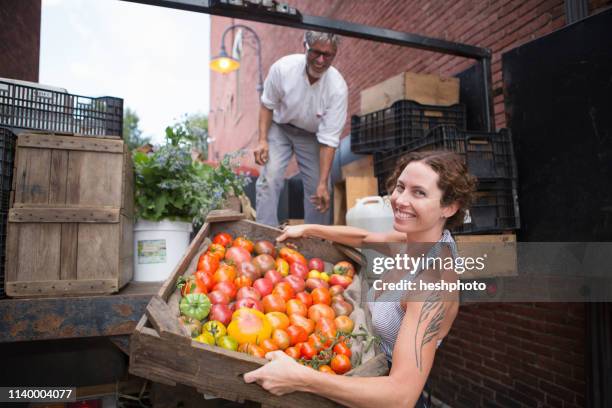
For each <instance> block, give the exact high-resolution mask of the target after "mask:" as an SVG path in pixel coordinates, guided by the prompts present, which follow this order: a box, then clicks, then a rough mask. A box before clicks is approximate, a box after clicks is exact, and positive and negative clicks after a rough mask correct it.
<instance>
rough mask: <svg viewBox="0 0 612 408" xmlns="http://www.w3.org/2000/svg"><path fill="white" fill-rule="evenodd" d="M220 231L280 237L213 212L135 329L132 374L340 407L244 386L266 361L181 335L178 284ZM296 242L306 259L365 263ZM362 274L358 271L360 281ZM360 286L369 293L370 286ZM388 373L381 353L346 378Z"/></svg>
mask: <svg viewBox="0 0 612 408" xmlns="http://www.w3.org/2000/svg"><path fill="white" fill-rule="evenodd" d="M221 231H226V232H229V233H230V234H232V235H233V236H240V235H245V236H247V237H249V238H250V239H253V240H261V239H266V240H270V241H274V239H275V238H276V237H277V236H278V234H279V233H280V230H278V229H276V228H271V227H268V226H264V225H261V224H257V223H255V222H252V221H247V220H244V215H243V214H239V213H236V212H232V211H217V212H213V213H211V215H210V216H209V217H208V219H207V222H206V224H204V226H203V227H202V229H201V230H200V231H199V232H198V234H197V236H196V237H195V238H194V240H193V241H192V243H191V245H190V246H189V248H188V250H187V252H186V253H185V255H184V256H183V258H182V259H181V261H180V262H179V264H178V265H177V267H176V268H175V270H174V272H173V273H172V275H171V276H170V277H169V278H168V280H167V281H166V282H165V283H164V285H163V286H162V287H161V289H160V291H159V294H158V295H157V296H154V297H153V299H152V300H151V302H150V303H149V305H148V306H147V310H146V315H145V316H143V317H142V319H141V320H140V322H139V323H138V325H137V326H136V329H135V331H134V333H133V334H132V337H131V339H130V364H129V367H130V373H132V374H134V375H137V376H140V377H143V378H147V379H150V380H152V381H155V382H157V383H162V384H167V385H171V386H176V385H177V384H184V385H188V386H190V387H193V388H196V389H197V390H198V391H200V392H201V393H206V394H212V395H216V396H218V397H221V398H225V399H229V400H232V401H239V402H243V401H255V402H259V403H261V404H262V407H283V408H284V407H296V408H301V407H304V408H306V407H317V408H326V407H337V406H338V404H336V403H335V402H333V401H331V400H328V399H326V398H323V397H320V396H318V395H314V394H309V393H302V392H294V393H291V394H288V395H284V396H282V397H277V396H274V395H272V394H270V393H269V392H267V391H265V390H264V389H263V388H261V387H260V386H259V385H257V384H246V383H245V382H244V380H243V379H242V375H243V374H244V373H246V372H248V371H251V370H254V369H256V368H258V367H260V366H261V365H262V364H265V363H266V360H265V359H262V358H257V357H253V356H249V355H247V354H244V353H238V352H234V351H228V350H225V349H222V348H220V347H214V346H209V345H207V344H203V343H199V342H196V341H195V340H192V339H191V338H189V337H187V336H185V335H184V334H183V333H182V332H181V330H180V328H179V324H178V318H177V317H178V313H179V312H178V302H179V299H180V294H179V293H178V291H177V290H176V281H177V279H178V278H179V277H180V276H182V275H184V274H185V273H186V272H187V271H188V270H190V268H191V267H192V266H193V265H194V264H195V261H196V259H195V258H196V256H197V255H198V254H200V253H202V252H203V251H205V250H206V248H207V247H208V245H209V244H210V239H209V237H212V236H214V235H215V234H217V233H219V232H221ZM292 241H293V242H294V243H296V244H297V245H298V247H299V248H300V251H301V252H302V253H303V254H304V255H305V256H306V257H314V256H318V257H321V258H323V259H324V260H325V261H327V262H338V261H340V260H346V259H352V260H354V261H355V262H356V263H358V265H361V256H360V254H359V253H358V252H356V251H355V250H353V249H351V248H347V247H343V246H340V245H335V244H334V245H330V244H329V243H327V242H324V241H322V240H318V239H310V238H305V239H299V240H292ZM364 275H365V274H360V273H359V270H358V271H357V275H356V276H357V277H358V278H359V279H363V278H364ZM362 287H363V288H364V289H365V288H366V285H362ZM368 325H369V322H368ZM387 372H388V367H387V362H386V358H385V357H384V355H383V354H382V353H378V354H377V355H376V356H375V357H374V358H371V359H370V360H368V361H366V362H365V363H364V364H362V365H361V366H359V367H357V368H355V369H354V370H353V371H351V372H349V373H347V374H346V375H356V376H380V375H386V374H387Z"/></svg>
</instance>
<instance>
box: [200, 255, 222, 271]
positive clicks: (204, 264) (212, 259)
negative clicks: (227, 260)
mask: <svg viewBox="0 0 612 408" xmlns="http://www.w3.org/2000/svg"><path fill="white" fill-rule="evenodd" d="M218 267H219V259H218V258H217V257H216V256H215V255H212V254H208V253H206V254H202V255H200V259H199V260H198V271H202V272H206V273H215V271H216V270H217V268H218Z"/></svg>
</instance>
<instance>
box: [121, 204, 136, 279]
mask: <svg viewBox="0 0 612 408" xmlns="http://www.w3.org/2000/svg"><path fill="white" fill-rule="evenodd" d="M120 229H121V242H120V244H119V251H120V252H119V266H118V268H119V288H122V287H123V286H125V285H127V284H128V283H129V282H130V281H131V280H132V278H133V277H134V220H133V218H132V217H128V216H125V215H124V214H122V215H121V224H120Z"/></svg>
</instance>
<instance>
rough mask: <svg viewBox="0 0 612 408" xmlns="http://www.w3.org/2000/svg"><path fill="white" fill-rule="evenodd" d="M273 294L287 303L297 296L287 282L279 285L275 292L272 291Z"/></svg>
mask: <svg viewBox="0 0 612 408" xmlns="http://www.w3.org/2000/svg"><path fill="white" fill-rule="evenodd" d="M272 294H273V295H279V296H280V297H282V298H283V299H284V300H285V302H287V301H289V300H290V299H291V298H292V297H293V296H294V295H295V293H293V288H292V287H291V285H290V284H289V283H287V282H279V283H277V284H276V286H275V287H274V290H272Z"/></svg>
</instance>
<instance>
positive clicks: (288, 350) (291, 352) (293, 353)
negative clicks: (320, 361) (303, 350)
mask: <svg viewBox="0 0 612 408" xmlns="http://www.w3.org/2000/svg"><path fill="white" fill-rule="evenodd" d="M285 354H287V355H288V356H289V357H292V358H293V359H295V360H297V359H298V358H300V351H299V350H298V349H296V348H295V347H287V348H286V349H285Z"/></svg>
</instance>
